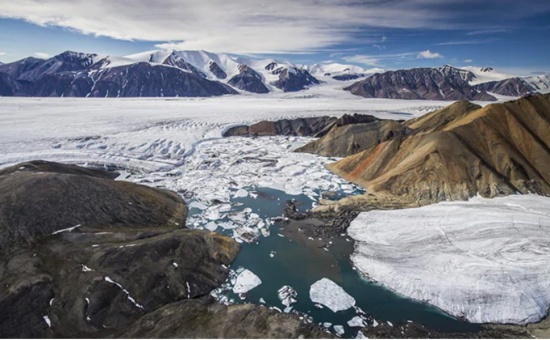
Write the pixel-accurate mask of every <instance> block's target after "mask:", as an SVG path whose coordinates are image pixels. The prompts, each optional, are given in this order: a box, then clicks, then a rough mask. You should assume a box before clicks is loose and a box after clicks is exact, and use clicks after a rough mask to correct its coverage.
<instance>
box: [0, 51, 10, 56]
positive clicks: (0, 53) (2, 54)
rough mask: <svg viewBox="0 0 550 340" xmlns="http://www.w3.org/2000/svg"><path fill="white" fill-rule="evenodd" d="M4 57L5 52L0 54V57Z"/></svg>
mask: <svg viewBox="0 0 550 340" xmlns="http://www.w3.org/2000/svg"><path fill="white" fill-rule="evenodd" d="M5 55H8V54H7V53H5V52H0V57H2V56H5Z"/></svg>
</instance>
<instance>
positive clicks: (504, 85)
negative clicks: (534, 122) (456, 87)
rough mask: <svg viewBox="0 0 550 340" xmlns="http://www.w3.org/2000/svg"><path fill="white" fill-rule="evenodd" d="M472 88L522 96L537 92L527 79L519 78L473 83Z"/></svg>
mask: <svg viewBox="0 0 550 340" xmlns="http://www.w3.org/2000/svg"><path fill="white" fill-rule="evenodd" d="M474 88H475V89H476V90H477V91H480V92H491V93H495V94H500V95H502V96H510V97H523V96H526V95H528V94H531V93H534V92H537V90H536V89H534V88H533V87H532V86H531V85H529V83H528V82H527V81H525V80H524V79H521V78H517V77H516V78H509V79H504V80H499V81H490V82H487V83H483V84H479V85H475V86H474Z"/></svg>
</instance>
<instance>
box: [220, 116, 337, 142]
mask: <svg viewBox="0 0 550 340" xmlns="http://www.w3.org/2000/svg"><path fill="white" fill-rule="evenodd" d="M336 120H337V119H336V118H334V117H327V116H323V117H313V118H298V119H282V120H277V121H261V122H258V123H256V124H252V125H250V126H247V125H240V126H235V127H232V128H230V129H228V130H227V131H226V132H225V133H224V134H223V136H224V137H231V136H278V135H280V136H313V137H320V136H322V135H324V134H325V133H326V132H328V129H327V128H330V127H331V126H332V125H333V124H334V123H335V122H336Z"/></svg>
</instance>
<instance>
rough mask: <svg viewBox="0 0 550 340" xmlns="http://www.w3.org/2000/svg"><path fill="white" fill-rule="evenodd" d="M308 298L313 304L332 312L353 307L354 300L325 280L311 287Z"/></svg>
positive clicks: (332, 282)
mask: <svg viewBox="0 0 550 340" xmlns="http://www.w3.org/2000/svg"><path fill="white" fill-rule="evenodd" d="M309 298H310V299H311V301H313V302H314V303H319V304H322V305H324V306H327V307H328V308H329V309H330V310H332V311H333V312H338V311H341V310H346V309H349V308H351V307H353V306H354V305H355V299H354V298H353V297H352V296H351V295H349V294H348V293H346V291H345V290H344V289H343V288H342V287H340V286H339V285H337V284H336V283H334V281H332V280H330V279H327V278H322V279H321V280H319V281H317V282H315V283H314V284H312V285H311V287H310V289H309Z"/></svg>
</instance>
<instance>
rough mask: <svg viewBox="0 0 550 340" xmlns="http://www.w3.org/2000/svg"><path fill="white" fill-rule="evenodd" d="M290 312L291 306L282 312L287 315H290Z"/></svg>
mask: <svg viewBox="0 0 550 340" xmlns="http://www.w3.org/2000/svg"><path fill="white" fill-rule="evenodd" d="M291 310H292V306H288V307H286V308H285V309H284V310H283V312H285V313H287V314H288V313H290V311H291Z"/></svg>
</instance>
